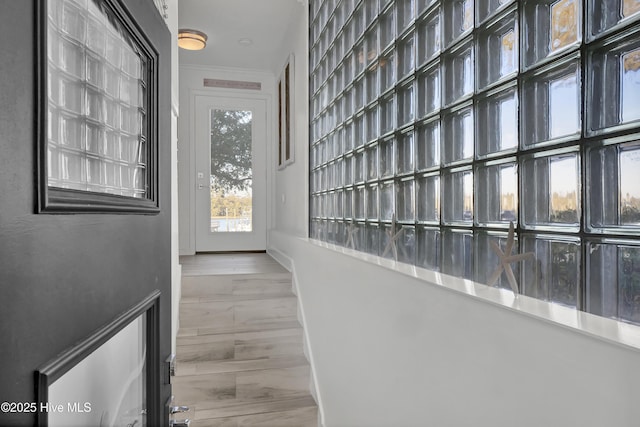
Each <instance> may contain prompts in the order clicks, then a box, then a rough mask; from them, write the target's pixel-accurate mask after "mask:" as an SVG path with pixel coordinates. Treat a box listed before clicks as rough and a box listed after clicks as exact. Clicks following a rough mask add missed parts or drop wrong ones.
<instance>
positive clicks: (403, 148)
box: [397, 130, 415, 174]
mask: <svg viewBox="0 0 640 427" xmlns="http://www.w3.org/2000/svg"><path fill="white" fill-rule="evenodd" d="M414 151H415V149H414V144H413V131H412V130H411V131H408V132H404V133H403V134H401V135H400V136H399V137H398V160H397V169H398V174H404V173H409V172H413V170H414V166H413V165H414V160H413V159H414Z"/></svg>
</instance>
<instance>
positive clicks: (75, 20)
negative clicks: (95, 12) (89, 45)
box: [59, 1, 87, 43]
mask: <svg viewBox="0 0 640 427" xmlns="http://www.w3.org/2000/svg"><path fill="white" fill-rule="evenodd" d="M86 7H87V6H86V2H84V7H83V5H82V4H81V2H78V3H76V2H71V1H65V2H63V3H62V9H61V15H60V20H59V24H60V29H61V30H62V32H63V33H64V34H65V35H66V36H68V37H69V38H72V39H74V40H76V41H79V42H82V43H84V42H85V35H86V32H87V27H86V26H87V16H86ZM83 9H84V10H83Z"/></svg>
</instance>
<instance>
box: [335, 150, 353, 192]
mask: <svg viewBox="0 0 640 427" xmlns="http://www.w3.org/2000/svg"><path fill="white" fill-rule="evenodd" d="M333 175H334V177H335V178H334V183H335V186H336V187H342V186H343V185H345V181H344V158H343V157H339V158H338V159H337V160H336V163H335V167H334V170H333ZM348 184H350V182H349V183H348Z"/></svg>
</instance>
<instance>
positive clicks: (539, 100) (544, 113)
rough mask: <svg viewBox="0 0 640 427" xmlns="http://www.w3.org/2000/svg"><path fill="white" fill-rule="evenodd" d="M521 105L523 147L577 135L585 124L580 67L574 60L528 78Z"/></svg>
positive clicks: (521, 141)
mask: <svg viewBox="0 0 640 427" xmlns="http://www.w3.org/2000/svg"><path fill="white" fill-rule="evenodd" d="M523 96H524V98H523V100H522V105H521V115H520V118H521V126H522V138H521V140H520V143H521V144H522V146H523V148H527V147H530V146H534V145H536V144H540V143H544V142H548V141H553V140H556V139H566V138H572V137H577V136H579V134H580V126H581V117H580V110H581V104H580V103H581V95H580V67H579V65H578V63H576V62H572V63H570V64H568V65H565V66H562V67H561V68H559V69H554V70H550V71H547V72H544V73H542V74H539V75H537V76H535V77H534V78H533V80H531V81H529V82H525V84H524V91H523Z"/></svg>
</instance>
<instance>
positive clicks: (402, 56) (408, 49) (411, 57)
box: [396, 33, 415, 80]
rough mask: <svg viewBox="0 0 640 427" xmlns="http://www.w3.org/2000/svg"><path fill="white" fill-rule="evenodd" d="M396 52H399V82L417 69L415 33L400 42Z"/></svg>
mask: <svg viewBox="0 0 640 427" xmlns="http://www.w3.org/2000/svg"><path fill="white" fill-rule="evenodd" d="M396 51H397V52H398V80H402V78H403V77H405V76H407V75H408V74H409V73H411V72H412V71H413V69H414V67H415V47H414V44H413V33H411V34H409V35H408V36H407V37H405V38H404V39H402V40H398V42H397V46H396Z"/></svg>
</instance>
